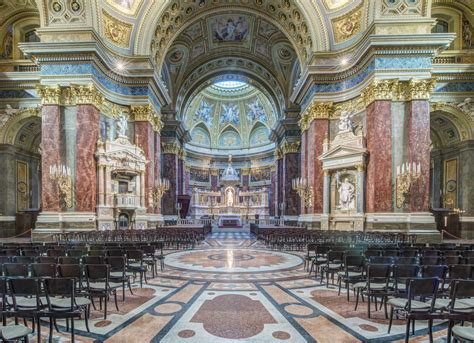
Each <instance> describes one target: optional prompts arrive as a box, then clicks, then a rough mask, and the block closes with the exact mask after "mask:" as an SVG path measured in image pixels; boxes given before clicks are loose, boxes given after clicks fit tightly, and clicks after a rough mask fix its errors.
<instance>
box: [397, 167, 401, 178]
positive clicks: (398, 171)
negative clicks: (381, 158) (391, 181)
mask: <svg viewBox="0 0 474 343" xmlns="http://www.w3.org/2000/svg"><path fill="white" fill-rule="evenodd" d="M398 175H400V166H397V176H398Z"/></svg>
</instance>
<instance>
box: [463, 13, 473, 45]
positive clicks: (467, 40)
mask: <svg viewBox="0 0 474 343" xmlns="http://www.w3.org/2000/svg"><path fill="white" fill-rule="evenodd" d="M462 38H463V40H464V44H466V48H468V49H470V48H471V46H472V31H471V25H470V24H469V21H468V20H464V22H463V24H462Z"/></svg>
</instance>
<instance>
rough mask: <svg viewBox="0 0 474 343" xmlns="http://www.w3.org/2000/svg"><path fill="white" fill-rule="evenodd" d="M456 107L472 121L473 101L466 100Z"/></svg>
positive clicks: (473, 117)
mask: <svg viewBox="0 0 474 343" xmlns="http://www.w3.org/2000/svg"><path fill="white" fill-rule="evenodd" d="M457 107H458V108H460V109H461V111H463V112H464V113H466V114H469V116H470V117H471V118H472V119H474V101H472V99H471V98H466V99H465V100H464V101H463V102H461V103H459V104H458V105H457Z"/></svg>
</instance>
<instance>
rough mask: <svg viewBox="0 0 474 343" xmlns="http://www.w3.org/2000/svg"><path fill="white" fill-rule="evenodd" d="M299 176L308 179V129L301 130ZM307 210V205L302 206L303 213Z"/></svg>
mask: <svg viewBox="0 0 474 343" xmlns="http://www.w3.org/2000/svg"><path fill="white" fill-rule="evenodd" d="M309 150H311V149H309ZM299 177H301V178H302V179H303V180H308V130H303V131H302V132H301V159H300V175H299ZM306 212H307V211H306V207H305V206H301V214H306Z"/></svg>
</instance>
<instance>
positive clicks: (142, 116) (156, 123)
mask: <svg viewBox="0 0 474 343" xmlns="http://www.w3.org/2000/svg"><path fill="white" fill-rule="evenodd" d="M131 118H132V120H133V121H147V122H149V123H150V124H151V126H152V127H153V130H154V131H156V132H160V131H161V129H162V128H163V122H162V120H161V116H160V115H159V114H158V113H156V111H155V110H154V109H153V107H152V106H151V105H137V106H132V108H131Z"/></svg>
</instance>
